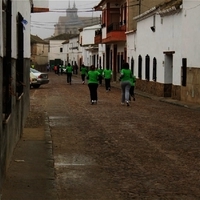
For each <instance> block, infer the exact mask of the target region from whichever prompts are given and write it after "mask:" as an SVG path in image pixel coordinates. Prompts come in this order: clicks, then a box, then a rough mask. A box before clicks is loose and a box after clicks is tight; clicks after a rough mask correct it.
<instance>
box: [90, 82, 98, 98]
mask: <svg viewBox="0 0 200 200" xmlns="http://www.w3.org/2000/svg"><path fill="white" fill-rule="evenodd" d="M88 87H89V90H90V100H91V101H92V100H96V101H97V100H98V98H97V88H98V83H89V84H88Z"/></svg>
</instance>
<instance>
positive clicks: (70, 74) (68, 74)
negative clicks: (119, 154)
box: [67, 73, 72, 83]
mask: <svg viewBox="0 0 200 200" xmlns="http://www.w3.org/2000/svg"><path fill="white" fill-rule="evenodd" d="M71 82H72V73H67V83H71Z"/></svg>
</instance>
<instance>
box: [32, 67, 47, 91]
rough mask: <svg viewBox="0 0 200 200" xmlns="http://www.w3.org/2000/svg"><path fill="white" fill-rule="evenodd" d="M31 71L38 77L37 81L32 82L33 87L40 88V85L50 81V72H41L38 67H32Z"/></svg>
mask: <svg viewBox="0 0 200 200" xmlns="http://www.w3.org/2000/svg"><path fill="white" fill-rule="evenodd" d="M30 72H31V73H32V74H33V75H34V76H35V77H36V78H37V82H36V83H34V84H32V87H33V88H39V87H40V85H43V84H47V83H49V78H48V74H47V73H44V72H39V71H38V70H36V69H33V68H30Z"/></svg>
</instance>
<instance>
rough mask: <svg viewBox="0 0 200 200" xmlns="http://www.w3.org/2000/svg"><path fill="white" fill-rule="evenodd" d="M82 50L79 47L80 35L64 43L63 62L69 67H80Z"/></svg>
mask: <svg viewBox="0 0 200 200" xmlns="http://www.w3.org/2000/svg"><path fill="white" fill-rule="evenodd" d="M80 52H81V49H80V45H79V35H78V34H77V35H74V36H73V37H71V38H69V40H67V41H65V42H64V43H63V61H64V64H65V65H67V64H68V63H70V64H71V65H78V66H79V65H80V58H81V56H80V55H81V53H80Z"/></svg>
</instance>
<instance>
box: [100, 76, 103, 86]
mask: <svg viewBox="0 0 200 200" xmlns="http://www.w3.org/2000/svg"><path fill="white" fill-rule="evenodd" d="M102 79H103V77H102V76H101V75H100V76H99V84H100V85H102Z"/></svg>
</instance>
